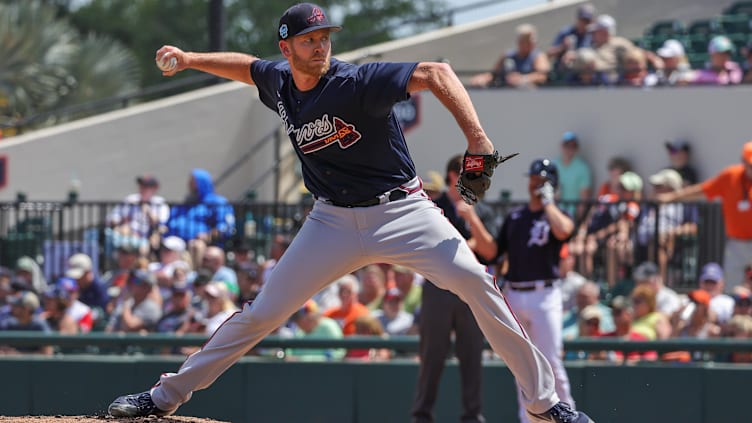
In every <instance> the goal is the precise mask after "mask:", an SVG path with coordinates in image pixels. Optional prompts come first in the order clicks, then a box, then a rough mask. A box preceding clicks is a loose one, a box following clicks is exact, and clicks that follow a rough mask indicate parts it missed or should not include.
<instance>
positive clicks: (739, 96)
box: [407, 86, 752, 199]
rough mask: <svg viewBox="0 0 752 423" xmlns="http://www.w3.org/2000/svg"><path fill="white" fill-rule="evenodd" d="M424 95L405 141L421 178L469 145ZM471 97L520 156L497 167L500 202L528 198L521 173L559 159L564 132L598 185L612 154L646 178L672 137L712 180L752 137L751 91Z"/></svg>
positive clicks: (488, 93)
mask: <svg viewBox="0 0 752 423" xmlns="http://www.w3.org/2000/svg"><path fill="white" fill-rule="evenodd" d="M421 96H422V98H421V100H422V101H421V104H422V111H421V119H420V124H419V126H418V127H417V128H415V129H414V130H412V131H411V132H410V133H409V134H408V136H407V137H408V144H409V146H410V150H411V152H412V154H413V158H414V159H415V162H416V166H417V168H418V171H419V174H420V175H424V174H425V173H426V171H427V170H429V169H435V170H438V171H440V172H442V173H443V171H444V169H445V166H446V160H447V159H448V158H449V157H451V155H453V154H457V153H460V152H463V151H464V149H465V147H466V142H465V141H464V138H463V136H462V134H461V132H460V131H459V129H458V127H457V124H456V123H455V122H454V120H453V119H452V118H451V115H449V113H448V112H447V111H446V110H445V109H444V108H443V106H442V105H441V104H440V103H439V102H438V101H436V100H435V99H434V98H433V96H431V95H426V94H421ZM471 96H472V98H473V101H474V103H475V106H476V108H477V109H478V113H479V115H480V117H481V121H482V123H483V125H484V128H485V130H486V132H487V133H488V134H489V135H490V137H491V139H492V140H493V141H494V144H495V145H496V147H497V148H498V149H499V150H500V151H501V152H502V153H507V154H508V153H512V152H519V153H520V156H519V157H517V158H515V159H513V160H511V161H509V162H507V163H505V164H504V165H502V166H501V167H500V168H499V169H498V170H497V172H496V174H495V176H494V182H493V185H492V187H491V192H490V193H489V198H491V199H498V198H499V193H500V191H501V190H511V191H512V197H513V198H515V199H521V198H526V196H527V191H526V188H525V187H526V185H524V178H523V177H522V176H521V175H522V174H523V173H524V172H525V171H526V170H527V168H528V166H529V165H530V163H531V161H532V160H534V159H536V158H542V157H550V158H553V157H555V156H557V155H558V154H559V152H560V139H561V135H562V134H563V133H564V132H565V131H568V130H572V131H575V132H577V133H578V134H580V138H581V140H582V141H581V143H582V147H581V150H582V153H583V155H584V156H585V158H586V159H587V161H588V162H589V163H591V165H592V167H593V170H594V172H595V180H596V183H598V184H599V183H601V182H603V181H604V180H605V179H606V164H607V162H608V160H609V158H611V157H612V156H615V155H621V156H624V157H626V158H628V159H630V160H631V161H632V163H633V165H634V167H635V169H636V171H637V172H638V173H639V174H640V175H641V176H643V177H644V178H645V177H647V176H649V175H651V174H652V173H653V172H655V171H657V170H659V169H661V168H662V167H664V166H666V165H667V164H668V155H667V154H666V150H665V148H664V146H663V142H664V140H666V139H669V138H676V137H685V138H687V139H688V140H690V142H691V143H692V147H693V149H694V150H693V164H694V165H695V166H696V167H697V169H698V171H699V173H700V177H701V178H705V177H709V176H712V175H714V174H715V173H716V172H718V171H719V170H720V169H722V168H723V167H725V166H727V165H729V164H731V163H736V162H738V161H739V157H740V154H741V147H742V145H743V144H744V143H745V142H747V141H749V140H751V139H752V122H750V120H749V117H748V115H749V112H748V111H749V110H750V105H751V104H752V101H750V98H752V87H751V86H740V87H733V88H722V87H719V88H712V87H685V88H678V89H660V90H641V89H631V88H625V89H546V90H537V91H515V90H475V91H471Z"/></svg>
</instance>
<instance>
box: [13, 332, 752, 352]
mask: <svg viewBox="0 0 752 423" xmlns="http://www.w3.org/2000/svg"><path fill="white" fill-rule="evenodd" d="M207 339H208V337H207V336H206V335H191V334H189V335H180V336H178V335H174V334H147V335H140V334H124V333H94V332H92V333H88V334H79V335H59V334H52V333H50V334H44V333H41V332H29V331H0V345H8V346H11V347H38V346H43V345H56V346H60V347H72V348H84V347H89V346H97V347H106V348H119V349H126V348H131V347H142V348H154V347H185V346H201V345H203V344H204V343H205V342H206V341H207ZM419 341H420V338H419V337H418V336H417V335H402V336H391V337H384V338H382V337H379V336H349V337H345V338H341V339H313V338H285V337H279V336H268V337H266V338H264V339H263V340H262V341H261V342H259V343H258V344H257V346H256V348H301V349H326V348H344V349H367V348H385V349H390V350H395V351H404V352H417V351H418V346H419ZM453 346H454V341H452V347H453ZM485 348H486V349H490V348H491V346H490V345H489V344H488V342H487V341H486V343H485ZM564 350H565V351H605V350H616V351H624V352H632V351H656V352H658V353H665V352H672V351H704V352H711V353H731V352H752V339H737V338H716V339H686V338H682V339H665V340H660V341H629V340H624V339H619V338H578V339H574V340H569V341H564Z"/></svg>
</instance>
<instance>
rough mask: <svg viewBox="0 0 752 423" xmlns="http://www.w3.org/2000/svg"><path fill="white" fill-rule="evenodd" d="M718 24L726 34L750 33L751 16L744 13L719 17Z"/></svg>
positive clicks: (751, 25)
mask: <svg viewBox="0 0 752 423" xmlns="http://www.w3.org/2000/svg"><path fill="white" fill-rule="evenodd" d="M718 22H719V23H720V25H721V28H723V31H724V32H726V33H727V34H733V33H742V34H748V33H750V32H752V16H751V15H747V14H746V13H738V14H733V15H721V16H719V17H718Z"/></svg>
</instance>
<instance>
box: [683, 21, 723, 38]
mask: <svg viewBox="0 0 752 423" xmlns="http://www.w3.org/2000/svg"><path fill="white" fill-rule="evenodd" d="M722 33H723V27H722V26H721V22H720V21H719V20H718V18H710V19H697V20H694V21H692V22H691V23H690V24H689V26H688V27H687V35H689V36H692V35H716V34H722Z"/></svg>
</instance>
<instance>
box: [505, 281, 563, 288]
mask: <svg viewBox="0 0 752 423" xmlns="http://www.w3.org/2000/svg"><path fill="white" fill-rule="evenodd" d="M554 282H556V279H546V280H544V281H543V287H544V288H551V287H553V286H554ZM507 286H509V289H511V290H513V291H535V290H536V289H538V283H537V282H533V283H520V284H519V285H516V286H515V282H507Z"/></svg>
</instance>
